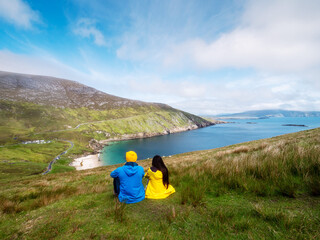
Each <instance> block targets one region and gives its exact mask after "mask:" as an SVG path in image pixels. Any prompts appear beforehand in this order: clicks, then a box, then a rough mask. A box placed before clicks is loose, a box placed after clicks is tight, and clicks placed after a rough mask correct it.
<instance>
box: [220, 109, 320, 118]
mask: <svg viewBox="0 0 320 240" xmlns="http://www.w3.org/2000/svg"><path fill="white" fill-rule="evenodd" d="M217 117H219V118H269V117H320V112H317V111H288V110H281V109H275V110H258V111H247V112H241V113H233V114H221V115H218V116H217Z"/></svg>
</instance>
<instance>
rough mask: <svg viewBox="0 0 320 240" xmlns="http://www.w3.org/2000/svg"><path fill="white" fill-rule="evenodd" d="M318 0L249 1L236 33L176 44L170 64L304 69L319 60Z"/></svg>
mask: <svg viewBox="0 0 320 240" xmlns="http://www.w3.org/2000/svg"><path fill="white" fill-rule="evenodd" d="M319 10H320V2H319V1H276V0H272V1H249V3H248V5H247V7H246V10H245V12H244V14H243V17H242V20H241V21H240V24H239V25H238V27H237V28H235V29H234V30H233V31H231V32H228V33H224V34H223V35H221V36H220V37H219V38H218V39H216V40H213V41H204V40H203V39H201V38H194V39H190V40H188V41H185V42H182V43H181V44H176V45H174V46H172V48H171V50H170V52H168V54H167V56H166V57H165V59H164V64H165V65H167V66H170V65H172V66H173V67H175V66H179V65H180V66H181V65H184V67H186V66H189V67H190V65H191V66H196V67H197V68H200V69H219V68H224V67H234V68H251V67H252V68H255V69H259V70H264V71H280V72H292V71H304V70H308V69H311V68H314V67H315V66H319V64H320V55H319V54H318V53H319V52H320V27H319V26H320V15H319V14H318V13H319Z"/></svg>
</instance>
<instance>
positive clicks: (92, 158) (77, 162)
mask: <svg viewBox="0 0 320 240" xmlns="http://www.w3.org/2000/svg"><path fill="white" fill-rule="evenodd" d="M69 166H71V167H75V168H76V170H77V171H79V170H86V169H91V168H96V167H101V166H103V163H102V161H101V160H99V154H91V155H87V156H83V157H79V158H75V159H74V160H73V161H72V162H71V163H70V165H69Z"/></svg>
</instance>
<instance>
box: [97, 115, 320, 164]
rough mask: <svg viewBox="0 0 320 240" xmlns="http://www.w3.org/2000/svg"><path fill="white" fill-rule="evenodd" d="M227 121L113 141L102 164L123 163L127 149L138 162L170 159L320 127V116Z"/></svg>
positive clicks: (107, 148)
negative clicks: (154, 135) (187, 129)
mask: <svg viewBox="0 0 320 240" xmlns="http://www.w3.org/2000/svg"><path fill="white" fill-rule="evenodd" d="M226 121H229V122H230V123H226V124H217V125H213V126H210V127H206V128H201V129H197V130H192V131H187V132H181V133H175V134H169V135H164V136H157V137H152V138H145V139H135V140H128V141H120V142H115V143H112V144H110V145H109V146H106V147H105V148H104V149H103V153H102V161H103V163H104V165H113V164H117V163H123V162H125V153H126V152H127V151H130V150H132V151H135V152H136V153H137V155H138V160H141V159H146V158H152V157H153V156H154V155H157V154H158V155H160V156H170V155H174V154H179V153H184V152H191V151H197V150H206V149H212V148H218V147H224V146H228V145H232V144H236V143H241V142H247V141H252V140H258V139H263V138H270V137H274V136H278V135H282V134H286V133H292V132H298V131H303V130H307V129H312V128H317V127H320V118H319V117H302V118H297V117H296V118H268V119H235V120H226ZM284 124H295V125H306V126H307V127H298V126H283V125H284Z"/></svg>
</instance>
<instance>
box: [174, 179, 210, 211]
mask: <svg viewBox="0 0 320 240" xmlns="http://www.w3.org/2000/svg"><path fill="white" fill-rule="evenodd" d="M182 182H183V184H182V187H181V190H180V191H181V195H180V203H181V204H190V205H192V206H193V207H197V206H200V205H204V197H205V192H206V190H207V188H208V181H205V180H204V178H203V176H202V177H200V176H194V177H192V176H190V175H186V176H184V177H183V179H182Z"/></svg>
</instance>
